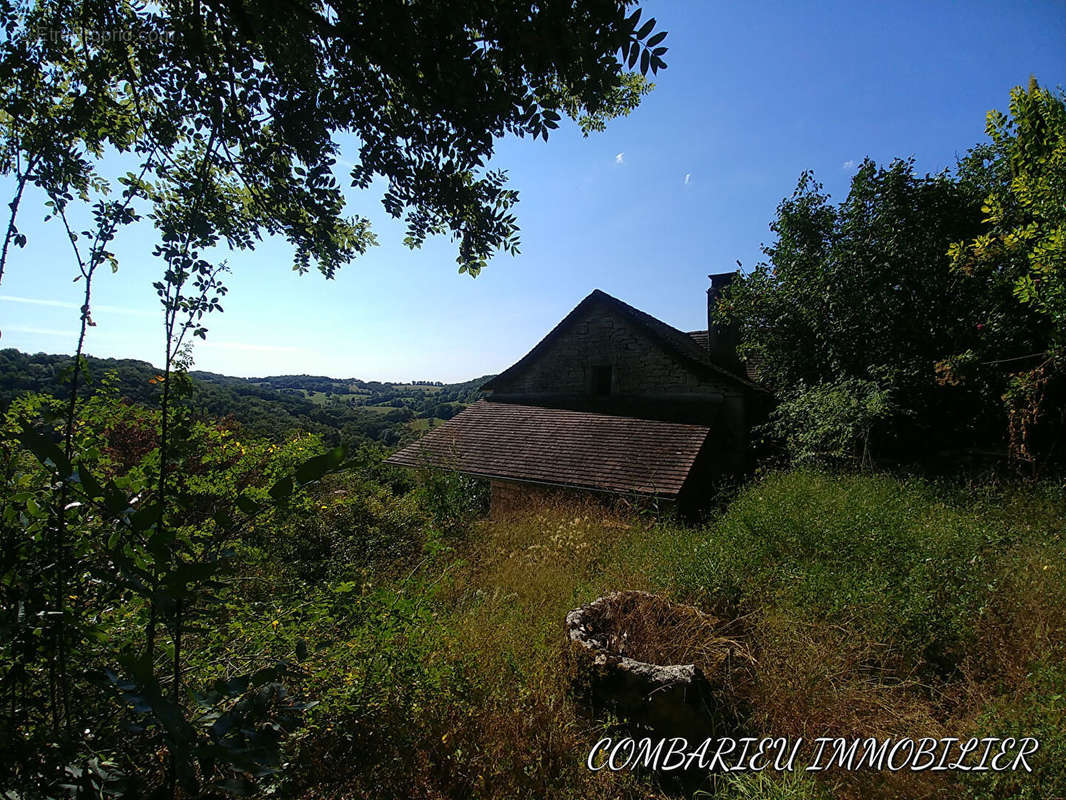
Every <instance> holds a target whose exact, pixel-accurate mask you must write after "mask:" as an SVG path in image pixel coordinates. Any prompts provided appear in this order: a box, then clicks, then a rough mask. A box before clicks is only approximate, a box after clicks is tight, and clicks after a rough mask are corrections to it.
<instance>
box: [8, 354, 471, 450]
mask: <svg viewBox="0 0 1066 800" xmlns="http://www.w3.org/2000/svg"><path fill="white" fill-rule="evenodd" d="M72 363H73V358H72V357H71V356H69V355H48V354H45V353H37V354H35V355H29V354H27V353H23V352H20V351H19V350H15V349H6V350H0V410H6V409H7V407H8V406H9V405H10V404H11V401H12V400H13V399H14V398H16V397H18V396H19V395H21V394H24V393H26V392H41V393H44V394H51V395H54V396H56V397H66V396H67V395H68V391H69V388H68V387H69V384H68V381H69V369H70V367H71V365H72ZM88 364H89V382H88V384H87V388H88V391H89V393H90V394H91V393H92V392H93V391H94V390H95V389H96V388H97V387H99V385H100V378H101V377H102V376H103V375H104V374H106V373H109V372H113V373H115V374H116V375H117V377H118V387H119V391H120V393H121V394H122V396H123V397H126V398H128V399H129V400H132V401H135V402H138V403H145V404H148V405H155V404H157V403H158V401H159V395H160V388H159V386H158V384H155V383H152V382H150V381H151V379H152V378H153V377H155V376H156V375H158V374H159V369H158V368H157V367H155V366H153V365H151V364H149V363H148V362H146V361H136V360H134V359H115V358H92V357H90V358H89V359H88ZM190 375H191V377H192V379H193V382H194V386H195V394H194V396H193V401H192V402H193V405H194V407H196V408H197V409H198V410H199V411H200V412H201V413H202V414H203V415H205V416H213V417H230V418H233V419H235V420H236V421H238V422H240V423H241V424H242V425H244V426H246V427H248V428H249V429H251V430H252V431H254V432H255V433H258V434H263V435H267V436H273V437H282V436H285V435H287V434H288V433H289V432H291V431H293V430H306V431H311V432H313V433H320V434H322V435H323V436H325V438H326V439H327V441H329V442H330V443H335V442H339V441H345V442H349V443H351V442H355V441H358V440H360V439H372V440H375V441H380V442H382V443H384V444H389V445H392V444H398V443H400V442H402V441H405V440H407V439H410V438H414V437H415V436H417V435H418V434H419V433H420V432H423V431H425V430H428V429H429V428H431V427H433V426H435V425H437V424H439V422H440V421H442V420H446V419H450V418H451V417H453V416H455V414H457V413H458V412H459V411H461V410H462V409H463V408H464V407H466V406H467V405H469V404H470V403H472V402H474V400H476V399H477V398H478V396H479V394H480V393H479V391H478V388H479V387H480V386H481V385H482V384H484V383H485V382H486V381H487V380H489V378H491V377H492V376H491V375H486V376H483V377H481V378H476V379H474V380H470V381H465V382H463V383H452V384H435V383H431V382H429V381H419V382H416V383H382V382H380V381H364V380H360V379H358V378H330V377H326V376H322V375H272V376H267V377H263V378H235V377H233V376H230V375H219V374H217V373H214V372H202V371H195V372H192V373H190Z"/></svg>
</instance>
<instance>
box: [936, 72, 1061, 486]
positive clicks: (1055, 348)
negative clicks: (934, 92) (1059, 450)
mask: <svg viewBox="0 0 1066 800" xmlns="http://www.w3.org/2000/svg"><path fill="white" fill-rule="evenodd" d="M986 131H987V133H988V135H989V138H990V139H991V142H990V143H989V144H988V145H986V146H984V147H982V148H978V149H977V150H976V151H975V152H974V153H973V154H971V157H970V158H969V159H968V161H967V162H966V163H965V164H964V170H963V177H964V179H970V180H972V181H973V182H974V184H975V185H976V186H978V187H979V188H980V189H981V190H982V193H983V196H984V205H983V206H982V211H983V214H984V225H983V229H982V230H981V231H980V232H979V234H978V235H975V236H973V237H972V238H970V239H967V240H963V241H958V242H955V243H953V244H952V246H951V248H950V253H951V257H952V260H953V263H954V265H955V267H956V269H957V270H958V271H959V272H960V273H961V274H963V275H965V276H967V277H968V278H969V279H970V280H971V281H972V282H974V283H979V284H983V285H986V286H991V287H995V290H996V296H997V297H998V298H1000V300H999V302H998V303H997V308H996V309H995V313H990V314H988V319H987V323H986V325H985V326H984V328H983V332H984V339H985V340H986V341H987V340H988V339H995V340H998V341H1001V342H1006V343H1007V345H1008V346H1007V347H1006V348H1004V349H1003V352H1002V354H1001V355H1000V356H999V361H998V362H997V363H998V364H999V365H1000V367H1001V369H1002V370H1003V371H1004V372H1005V373H1006V375H1007V379H1008V381H1009V386H1008V390H1007V392H1006V394H1005V397H1004V400H1005V401H1006V408H1007V413H1008V415H1009V424H1010V443H1011V450H1012V454H1013V455H1014V456H1015V458H1016V459H1018V460H1019V461H1021V462H1024V463H1027V464H1029V465H1031V466H1032V467H1034V468H1035V467H1036V466H1037V464H1038V462H1039V460H1040V459H1041V457H1042V456H1043V455H1044V453H1045V452H1046V451H1050V450H1052V449H1053V448H1054V447H1055V443H1056V441H1057V437H1058V436H1059V435H1060V434H1061V431H1062V429H1063V427H1064V423H1066V417H1064V413H1066V412H1064V411H1063V408H1062V402H1061V400H1062V396H1063V392H1064V390H1066V389H1064V386H1063V383H1064V380H1063V378H1064V369H1063V367H1064V363H1066V203H1064V202H1063V198H1064V197H1066V95H1064V94H1063V92H1062V91H1061V90H1059V91H1058V92H1052V91H1049V90H1047V89H1043V88H1041V87H1040V85H1039V84H1038V83H1037V81H1036V79H1035V78H1033V79H1031V80H1030V82H1029V86H1028V87H1027V88H1022V87H1021V86H1018V87H1015V88H1014V89H1012V90H1011V95H1010V107H1009V114H1004V113H1002V112H999V111H990V112H989V114H988V121H987V126H986ZM1006 293H1010V294H1013V296H1014V298H1015V299H1016V301H1017V302H1018V303H1021V304H1024V306H1025V307H1026V308H1027V309H1028V310H1030V311H1031V312H1033V313H1035V314H1037V315H1039V317H1040V318H1041V322H1042V324H1039V325H1037V326H1036V328H1037V329H1038V332H1037V335H1035V336H1034V335H1032V330H1031V329H1032V328H1033V327H1034V326H1033V325H1029V326H1027V329H1026V330H1024V331H1022V335H1021V336H1019V325H1018V318H1019V317H1020V316H1023V315H1022V314H1020V313H1019V310H1018V309H1017V308H1016V307H1015V306H1014V304H1012V303H1010V302H1009V301H1005V300H1003V299H1002V298H1003V295H1005V294H1006ZM970 360H971V361H972V360H973V359H972V358H971V359H970ZM963 361H965V359H963V358H960V359H956V360H955V361H954V362H952V366H953V367H956V366H958V365H959V363H960V362H963ZM961 371H962V372H963V374H965V370H961ZM1056 401H1058V402H1056Z"/></svg>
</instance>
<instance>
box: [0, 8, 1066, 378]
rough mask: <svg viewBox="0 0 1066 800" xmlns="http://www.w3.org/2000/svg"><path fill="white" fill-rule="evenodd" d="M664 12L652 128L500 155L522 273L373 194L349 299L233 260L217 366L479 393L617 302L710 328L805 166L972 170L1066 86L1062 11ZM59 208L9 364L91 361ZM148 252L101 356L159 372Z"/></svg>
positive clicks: (134, 262)
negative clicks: (1052, 90) (78, 347)
mask: <svg viewBox="0 0 1066 800" xmlns="http://www.w3.org/2000/svg"><path fill="white" fill-rule="evenodd" d="M643 5H644V8H645V14H646V15H647V14H649V13H650V15H652V16H655V17H656V18H657V19H658V20H659V23H660V29H662V30H667V31H669V36H668V37H667V41H666V42H665V44H667V45H668V46H669V47H670V51H669V53H668V54H667V56H666V58H667V62H668V64H669V68H668V69H667V70H666V71H665V72H662V73H660V75H659V77H658V78H656V83H657V88H656V89H655V91H654V92H652V93H651V95H649V96H648V97H647V98H646V100H645V102H644V103H643V104H642V105H641V107H640V108H639V109H637V111H635V112H634V113H633V114H632V115H631V116H630V117H628V118H625V119H620V120H616V121H614V122H613V123H612V124H611V125H610V126H609V128H608V131H607V132H606V133H602V134H597V135H593V136H591V137H589V138H588V139H585V138H582V136H581V134H580V132H578V131H577V130H576V129H575V128H574V127H573V126H568V127H564V128H563V129H561V130H560V131H559V132H558V133H557V134H556V135H555V136H553V137H552V138H551V140H550V141H548V142H547V143H545V142H542V141H538V142H531V141H529V140H528V139H527V140H517V139H516V140H505V141H503V142H501V143H499V146H498V149H497V157H496V159H495V166H499V167H502V168H505V169H508V170H509V172H510V178H511V183H512V185H513V186H514V187H516V188H518V189H519V191H520V195H521V202H520V205H519V207H518V216H519V222H520V225H521V227H522V247H521V250H522V253H521V255H520V256H519V257H517V258H512V257H510V256H500V257H498V258H496V259H495V260H494V261H493V262H492V263H491V264H490V265H489V266H488V268H487V269H486V270H485V271H484V272H483V273H482V274H481V276H480V277H479V278H477V279H476V280H471V279H470V278H469V277H467V276H465V275H459V274H457V272H456V264H455V246H454V245H453V244H452V243H451V242H450V241H448V240H447V239H445V238H440V239H436V240H433V241H430V242H428V243H427V244H426V246H424V247H423V248H422V249H421V250H416V251H409V250H407V249H406V248H405V247H404V246H403V244H402V239H403V228H402V224H400V223H398V222H396V221H393V220H391V219H390V218H389V217H388V216H387V215H385V214H384V212H383V211H382V210H381V206H380V193H374V192H366V193H359V192H353V193H352V195H351V210H352V211H353V213H360V214H364V215H366V216H369V217H370V218H371V219H372V220H373V221H374V223H375V227H376V230H377V233H378V238H379V241H380V246H378V247H376V248H374V249H372V250H371V251H370V252H369V253H368V254H367V255H365V256H363V257H362V258H360V259H358V260H356V261H355V262H353V263H352V264H350V265H349V266H347V267H346V268H345V269H344V270H343V271H342V272H341V273H340V274H339V275H338V277H337V278H336V279H335V280H333V281H326V280H324V279H323V278H322V277H321V276H320V275H318V274H317V273H312V274H308V275H305V276H298V275H296V274H295V273H293V272H291V270H290V266H291V261H290V258H291V252H290V250H289V249H288V247H287V246H285V245H284V244H283V243H279V242H266V243H264V244H262V245H261V246H260V247H259V248H258V249H257V250H256V251H255V252H252V253H235V254H233V255H232V256H231V258H230V265H231V267H232V269H233V273H232V274H231V275H230V276H229V278H228V281H227V282H228V285H229V287H230V293H229V296H228V298H227V302H226V303H225V308H226V311H225V313H223V314H221V315H214V316H212V317H211V318H210V319H209V327H210V334H209V336H208V340H207V343H206V344H201V345H199V346H198V347H197V350H196V368H198V369H205V370H211V371H214V372H223V373H227V374H231V375H242V376H255V375H267V374H275V375H276V374H285V373H311V374H324V375H331V376H334V377H359V378H364V379H377V380H409V379H432V380H444V381H454V380H466V379H469V378H473V377H477V376H480V375H483V374H486V373H490V372H498V371H500V370H502V369H503V368H505V367H507V366H508V365H510V364H511V363H513V362H514V361H516V360H517V359H518V358H520V357H521V356H522V355H524V354H525V353H526V352H527V351H528V350H529V349H530V348H531V347H532V346H533V345H534V344H536V342H537V341H538V340H539V339H540V337H541V336H543V335H544V334H545V333H546V332H547V331H548V330H549V329H550V328H551V327H552V326H553V325H554V324H555V323H556V322H558V321H559V320H560V319H561V318H562V317H563V316H565V315H566V313H567V312H568V311H569V310H570V309H571V308H572V307H573V306H574V305H576V304H577V303H578V302H579V301H580V300H581V298H583V297H584V296H585V295H586V294H588V293H589V292H590V291H592V290H593V289H596V288H599V289H603V290H604V291H606V292H608V293H610V294H613V295H615V296H616V297H619V298H621V299H623V300H625V301H627V302H629V303H631V304H633V305H636V306H637V307H638V308H641V309H643V310H645V311H647V312H649V313H651V314H654V315H655V316H657V317H659V318H660V319H663V320H665V321H667V322H669V323H671V324H673V325H675V326H677V327H679V328H682V329H684V330H691V329H696V328H703V327H705V326H706V307H705V295H704V291H705V289H706V286H707V277H706V276H707V274H708V273H710V272H721V271H725V270H728V269H731V268H732V267H733V266H734V265H735V263H736V261H737V260H738V259H739V260H740V261H742V262H743V263H744V265H745V267H750V266H751V265H753V264H754V263H755V262H757V261H758V260H759V257H760V245H761V244H762V243H763V242H766V241H768V240H769V239H770V237H771V234H770V231H769V229H768V224H769V222H770V221H771V219H772V218H773V215H774V210H775V208H776V206H777V203H778V202H779V201H780V200H781V198H782V197H784V196H786V195H788V194H790V193H791V191H792V189H793V188H794V187H795V184H796V180H797V178H798V176H799V174H800V173H801V172H802V171H803V170H806V169H812V170H814V171H815V173H816V175H817V177H818V178H819V180H821V181H822V183H823V184H824V185H825V187H826V189H827V190H828V191H829V192H830V193H831V194H832V195H833V196H834V198H838V199H839V198H841V197H842V196H843V195H844V194H845V193H846V192H847V187H848V181H849V179H850V176H851V173H852V172H853V165H854V164H856V163H858V162H860V161H861V160H862V159H863V158H864V157H865V156H870V157H872V158H874V159H875V160H878V161H888V160H890V159H891V158H893V157H896V156H911V155H913V156H914V157H915V158H916V159H917V164H918V168H919V169H920V170H921V171H923V172H924V171H938V170H941V169H944V168H946V167H951V166H952V165H953V164H954V162H955V159H956V156H957V155H960V154H961V153H963V152H964V151H965V150H966V149H967V148H968V147H970V146H971V145H973V144H975V143H977V142H979V141H982V140H983V139H984V119H985V114H986V112H987V111H988V110H989V109H991V108H1000V109H1005V108H1006V105H1007V99H1008V92H1009V90H1010V88H1011V87H1012V86H1015V85H1017V84H1024V83H1025V82H1026V81H1027V80H1028V77H1029V75H1030V74H1035V75H1036V76H1037V78H1038V79H1039V80H1040V81H1041V83H1042V84H1044V85H1050V86H1057V85H1061V84H1063V83H1066V2H1061V1H1060V2H1000V3H984V2H957V3H947V2H914V3H888V2H876V3H874V2H869V3H867V2H819V3H763V2H744V3H723V2H717V3H711V2H698V1H697V0H692V1H691V2H645V3H644V4H643ZM3 188H4V189H5V190H7V189H8V188H9V184H7V183H5V184H4V185H3ZM5 196H9V193H8V192H6V191H5ZM4 202H5V203H6V202H7V201H6V200H5V201H4ZM39 204H40V198H39V197H29V196H28V197H27V199H26V202H25V203H24V207H25V211H24V213H23V216H22V217H21V220H20V227H21V228H22V230H23V231H24V232H26V233H27V234H28V235H29V238H30V243H29V245H28V246H27V247H26V249H24V250H21V251H16V252H15V254H14V256H13V257H12V259H11V262H10V263H9V265H8V271H7V274H5V275H4V279H3V284H2V285H0V330H2V339H0V346H2V347H17V348H19V349H21V350H25V351H29V352H38V351H43V352H50V353H62V352H70V351H71V350H72V349H73V345H74V335H75V331H76V326H77V310H76V309H77V306H78V305H79V304H80V302H81V300H80V294H79V290H80V285H78V284H73V283H72V280H73V277H74V275H75V274H76V271H75V267H74V265H73V263H72V261H71V258H70V254H69V247H68V246H67V245H66V244H65V243H64V241H63V239H62V237H61V232H60V230H59V229H58V228H57V226H56V223H55V222H52V223H47V224H44V223H42V222H40V219H41V217H42V214H41V213H40V205H39ZM151 233H152V232H151V230H150V229H149V228H148V227H147V226H144V230H132V231H128V232H126V233H125V234H124V238H123V239H121V240H119V241H118V242H117V247H116V250H117V252H118V254H119V257H120V260H121V269H120V271H119V272H118V274H115V275H112V274H110V273H108V274H102V275H100V277H99V278H98V280H97V283H96V286H95V290H94V294H95V298H96V305H95V314H94V317H95V319H96V321H97V323H98V324H97V327H95V328H93V329H91V332H90V336H89V339H88V347H87V350H88V352H89V353H91V354H92V355H97V356H105V357H106V356H112V357H127V358H139V359H144V360H146V361H151V362H153V363H156V364H158V363H160V361H161V353H162V333H161V321H160V319H161V315H160V314H159V313H158V302H157V300H156V298H155V293H154V291H153V290H152V288H151V283H152V282H153V281H154V280H157V275H158V269H159V266H158V264H157V263H155V262H153V261H152V259H151V257H150V251H151V241H152V236H151Z"/></svg>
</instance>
